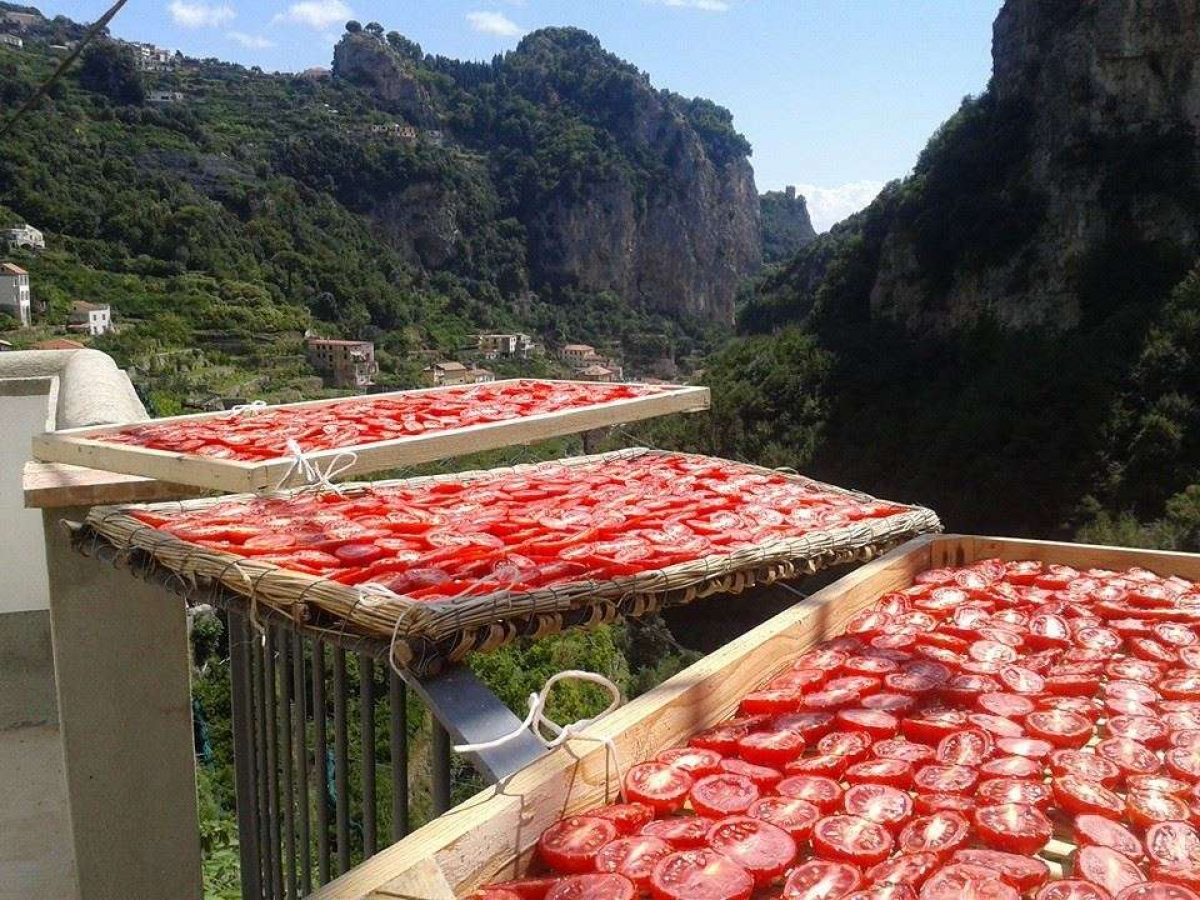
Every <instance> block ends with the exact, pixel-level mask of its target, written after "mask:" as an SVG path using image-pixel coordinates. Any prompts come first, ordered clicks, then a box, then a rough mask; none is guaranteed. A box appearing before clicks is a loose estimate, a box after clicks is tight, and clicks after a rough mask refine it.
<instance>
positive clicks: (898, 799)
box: [842, 784, 913, 832]
mask: <svg viewBox="0 0 1200 900" xmlns="http://www.w3.org/2000/svg"><path fill="white" fill-rule="evenodd" d="M842 808H843V809H844V810H845V811H846V813H847V814H848V815H851V816H858V817H860V818H863V819H866V820H867V821H869V822H874V823H876V824H877V825H882V826H884V827H885V828H887V829H889V830H891V831H893V832H894V831H897V830H899V829H900V827H901V826H903V825H904V823H906V822H907V821H908V820H909V819H911V818H912V815H913V804H912V798H910V797H909V796H908V794H907V793H905V792H904V791H902V790H899V789H898V788H894V787H889V786H888V785H884V784H855V785H852V786H851V787H850V788H848V789H847V790H846V793H845V794H843V795H842Z"/></svg>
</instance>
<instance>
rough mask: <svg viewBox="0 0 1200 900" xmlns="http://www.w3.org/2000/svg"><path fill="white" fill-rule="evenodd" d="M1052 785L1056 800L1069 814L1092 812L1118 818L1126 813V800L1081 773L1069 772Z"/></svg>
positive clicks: (1109, 817)
mask: <svg viewBox="0 0 1200 900" xmlns="http://www.w3.org/2000/svg"><path fill="white" fill-rule="evenodd" d="M1052 786H1053V788H1054V799H1055V801H1056V802H1057V803H1058V805H1059V807H1060V808H1062V809H1063V810H1064V811H1065V812H1067V813H1068V814H1071V815H1083V814H1085V813H1091V814H1093V815H1097V816H1104V817H1105V818H1108V819H1117V820H1119V819H1121V818H1122V817H1123V816H1124V814H1125V803H1124V801H1123V800H1121V798H1120V797H1119V796H1118V795H1117V794H1115V793H1113V792H1112V791H1110V790H1109V789H1108V788H1106V787H1104V786H1102V785H1101V784H1099V783H1098V782H1095V781H1088V780H1086V779H1084V778H1081V777H1080V776H1079V775H1074V774H1067V775H1063V776H1062V777H1061V778H1055V779H1054V781H1053V782H1052Z"/></svg>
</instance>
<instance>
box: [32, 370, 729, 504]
mask: <svg viewBox="0 0 1200 900" xmlns="http://www.w3.org/2000/svg"><path fill="white" fill-rule="evenodd" d="M500 383H502V382H497V384H500ZM425 390H426V391H429V390H432V391H434V392H435V393H436V391H437V389H425ZM396 393H398V394H403V393H406V392H403V391H401V392H396ZM390 396H396V394H395V393H394V394H379V395H374V396H373V397H351V398H346V397H341V398H336V399H332V400H314V401H307V402H303V403H294V404H283V405H281V406H278V407H272V409H287V408H297V407H306V408H307V407H312V406H327V405H331V404H334V403H347V402H350V403H361V402H363V401H364V400H369V399H376V398H387V397H390ZM709 405H710V396H709V391H708V388H704V387H685V386H680V387H675V388H668V389H666V390H664V391H663V392H661V393H656V394H652V395H649V396H646V397H633V398H627V399H622V400H610V401H607V402H605V403H597V404H592V405H590V406H584V407H578V408H576V409H569V410H561V411H558V412H548V413H538V414H536V415H532V416H525V417H523V418H519V419H509V420H506V421H502V422H487V423H483V424H479V425H469V426H466V427H463V428H451V429H446V430H444V431H436V432H432V433H430V434H423V435H411V436H407V437H402V438H395V439H393V440H388V441H379V442H376V443H371V444H362V445H358V446H355V447H350V448H338V449H333V450H318V451H314V452H311V453H308V454H307V455H308V456H309V458H311V459H313V460H316V461H321V460H325V459H330V458H332V457H334V456H337V455H338V454H341V453H344V452H345V451H346V450H353V451H354V453H355V455H356V457H357V459H356V461H355V463H354V465H353V467H352V468H351V469H349V470H347V472H346V473H345V474H346V475H350V474H359V475H361V474H365V473H368V472H378V471H381V470H384V469H392V468H402V467H405V466H413V465H419V464H421V463H427V462H433V461H435V460H439V459H446V458H448V457H452V456H462V455H465V454H468V453H478V452H480V451H484V450H496V449H500V448H503V447H511V446H519V445H524V444H531V443H536V442H538V441H544V440H547V439H549V438H553V437H560V436H562V435H567V434H575V433H577V432H582V431H590V430H593V429H597V428H604V427H608V426H611V425H619V424H624V423H628V422H636V421H641V420H644V419H650V418H655V417H658V416H664V415H668V414H671V413H684V412H698V411H700V410H704V409H708V407H709ZM228 415H229V413H227V412H217V413H196V414H192V415H187V416H176V417H172V418H169V419H158V420H156V422H157V423H163V422H180V421H198V420H212V419H220V418H222V417H226V416H228ZM139 424H144V423H139ZM127 427H130V426H127V425H105V426H100V427H96V428H76V429H68V430H65V431H56V432H49V433H46V434H43V435H39V436H37V437H35V438H34V440H33V455H34V457H35V458H36V459H39V460H42V461H45V462H60V463H70V464H74V465H82V466H89V467H91V468H97V469H105V470H107V471H111V472H120V473H124V474H129V475H143V476H147V477H152V478H156V479H158V480H161V481H169V482H175V483H179V484H191V485H195V486H197V487H203V488H211V489H214V490H222V491H232V492H247V491H257V490H261V489H263V488H268V487H273V486H274V485H275V484H277V483H278V482H279V480H280V479H281V478H282V477H283V475H284V474H285V473H286V472H287V470H288V469H289V468H290V467H291V460H290V459H287V458H279V459H274V460H266V461H262V462H239V461H236V460H219V459H210V458H206V457H201V456H195V455H191V454H186V453H176V452H172V451H166V450H156V449H152V448H147V447H134V446H128V445H122V444H108V443H104V442H103V441H100V440H96V438H97V437H99V436H102V435H105V434H111V433H113V432H116V431H120V430H121V429H122V428H127Z"/></svg>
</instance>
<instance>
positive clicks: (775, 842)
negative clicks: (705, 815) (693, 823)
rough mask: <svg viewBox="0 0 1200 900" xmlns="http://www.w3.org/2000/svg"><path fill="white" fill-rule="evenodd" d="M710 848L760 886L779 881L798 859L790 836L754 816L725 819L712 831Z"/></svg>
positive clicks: (709, 838)
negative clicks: (743, 871)
mask: <svg viewBox="0 0 1200 900" xmlns="http://www.w3.org/2000/svg"><path fill="white" fill-rule="evenodd" d="M708 845H709V846H710V847H712V849H714V850H716V851H717V852H718V853H720V854H721V855H722V856H724V857H726V858H727V859H731V860H733V861H734V862H735V863H737V864H738V865H740V866H741V867H742V868H743V869H745V870H746V871H747V872H749V873H750V875H751V877H752V878H753V879H754V880H755V882H756V883H758V884H767V883H768V882H771V881H773V880H775V878H777V877H778V876H780V875H782V874H783V872H784V870H785V869H786V868H787V867H788V866H789V865H791V863H792V860H793V859H795V857H796V842H795V840H793V838H792V836H791V835H790V834H788V833H787V832H786V831H784V830H783V829H782V828H779V827H777V826H775V825H772V824H771V823H770V822H768V821H766V820H765V819H758V818H752V817H750V816H729V817H728V818H725V819H721V820H720V821H719V822H717V823H716V824H715V825H713V827H712V828H711V829H710V830H709V832H708Z"/></svg>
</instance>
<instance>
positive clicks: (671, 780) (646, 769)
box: [625, 762, 693, 813]
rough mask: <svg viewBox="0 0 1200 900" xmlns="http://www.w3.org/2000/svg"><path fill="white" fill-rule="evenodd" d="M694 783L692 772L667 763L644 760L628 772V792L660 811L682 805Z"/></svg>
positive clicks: (632, 796) (668, 811) (632, 798)
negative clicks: (645, 761)
mask: <svg viewBox="0 0 1200 900" xmlns="http://www.w3.org/2000/svg"><path fill="white" fill-rule="evenodd" d="M692 785H693V781H692V776H690V775H688V773H687V772H684V771H683V770H682V769H676V768H675V767H674V766H669V765H667V764H666V763H660V762H648V763H641V764H639V765H636V766H633V767H632V768H631V769H630V770H629V771H628V772H626V773H625V796H626V797H628V798H629V799H630V800H631V801H633V802H636V803H644V804H645V805H647V806H649V807H650V808H652V809H654V810H655V811H656V812H658V813H670V812H674V811H675V810H677V809H679V808H680V807H682V806H683V801H684V800H685V799H686V798H687V796H688V792H689V791H691V790H692Z"/></svg>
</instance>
